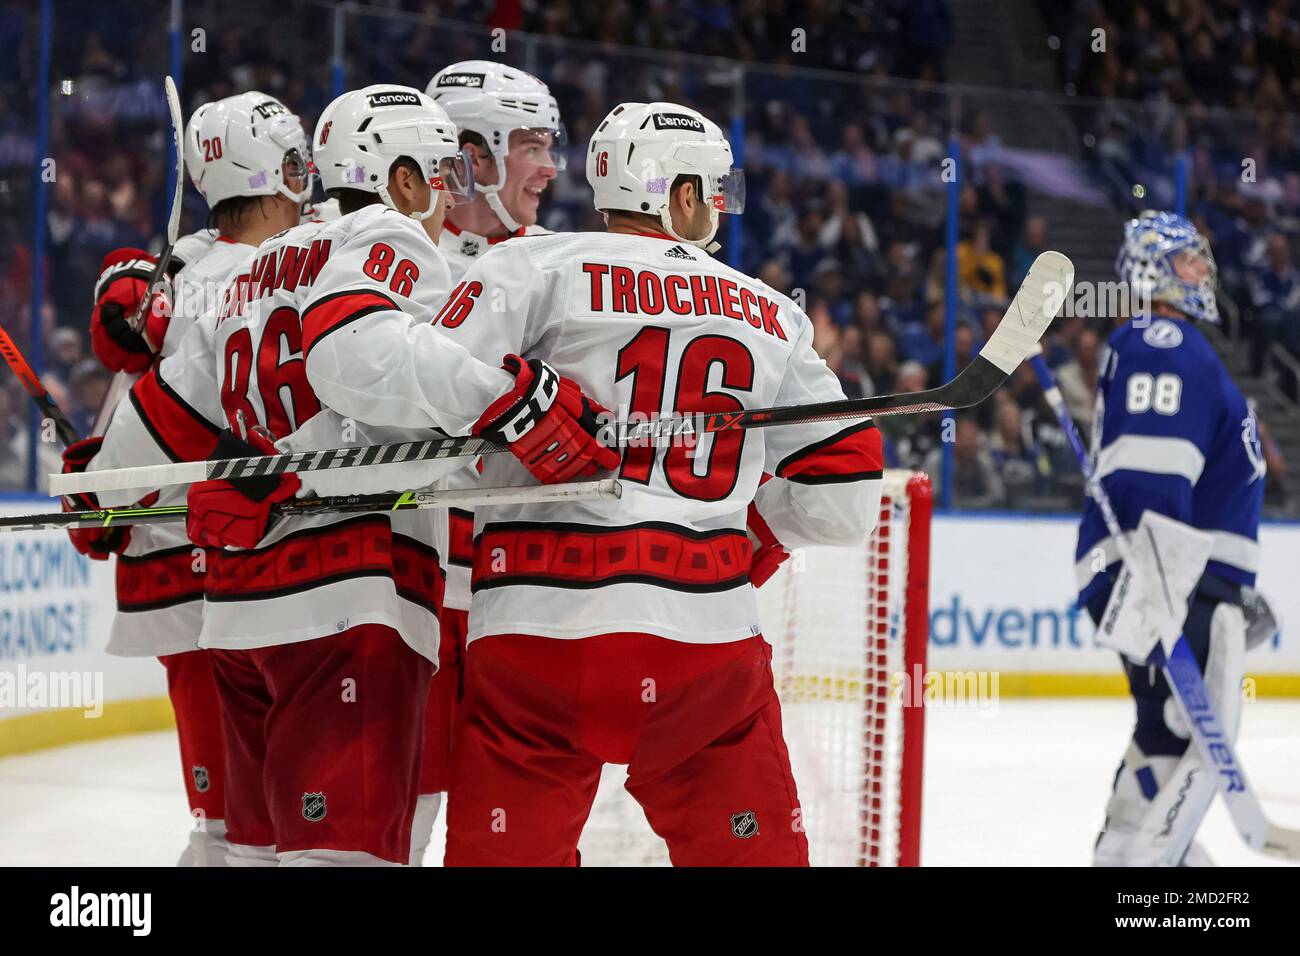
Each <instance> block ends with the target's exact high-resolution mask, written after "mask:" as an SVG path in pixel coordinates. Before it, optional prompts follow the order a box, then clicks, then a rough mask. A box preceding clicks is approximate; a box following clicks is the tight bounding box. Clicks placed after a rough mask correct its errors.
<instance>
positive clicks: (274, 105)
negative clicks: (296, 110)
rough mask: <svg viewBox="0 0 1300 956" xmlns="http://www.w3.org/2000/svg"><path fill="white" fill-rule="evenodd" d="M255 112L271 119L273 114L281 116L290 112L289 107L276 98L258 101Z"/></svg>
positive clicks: (263, 117)
mask: <svg viewBox="0 0 1300 956" xmlns="http://www.w3.org/2000/svg"><path fill="white" fill-rule="evenodd" d="M253 112H254V113H256V114H257V115H258V116H260V117H262V119H270V118H271V117H272V116H279V115H280V114H281V113H287V112H289V108H288V107H287V106H285V105H284V104H283V103H278V102H276V101H275V100H267V101H266V102H265V103H258V104H257V105H256V106H254V107H253Z"/></svg>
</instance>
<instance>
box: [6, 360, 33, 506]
mask: <svg viewBox="0 0 1300 956" xmlns="http://www.w3.org/2000/svg"><path fill="white" fill-rule="evenodd" d="M20 403H21V399H20V398H18V396H17V395H15V389H14V388H12V387H10V386H8V385H3V386H0V489H5V490H10V491H12V490H15V489H18V488H23V487H25V486H26V485H27V449H28V447H29V446H30V443H31V432H30V430H29V428H28V425H27V417H26V416H25V415H24V414H23V412H24V411H25V408H24V407H23V405H22V404H20Z"/></svg>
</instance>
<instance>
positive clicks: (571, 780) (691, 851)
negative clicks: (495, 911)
mask: <svg viewBox="0 0 1300 956" xmlns="http://www.w3.org/2000/svg"><path fill="white" fill-rule="evenodd" d="M770 660H771V648H770V647H769V646H768V644H767V642H766V641H764V640H763V639H762V638H761V637H754V638H751V639H748V640H743V641H737V642H734V643H730V644H684V643H681V642H678V641H671V640H666V639H664V638H660V637H653V636H650V635H647V634H607V635H603V636H600V637H592V638H584V639H581V640H555V639H551V638H545V637H534V636H527V635H517V634H512V635H497V636H493V637H486V638H482V639H479V640H476V641H475V642H474V643H473V644H471V645H470V646H469V650H468V653H467V655H466V663H465V696H464V699H463V700H462V701H461V704H460V711H459V713H458V715H457V728H456V733H455V737H454V749H453V759H452V783H451V790H450V791H449V793H448V798H447V799H448V807H447V855H446V863H447V865H449V866H571V865H574V864H576V863H577V861H578V854H577V845H578V838H579V836H580V835H581V833H582V828H583V825H584V824H585V823H586V820H587V816H588V814H589V813H590V811H591V804H592V800H593V799H594V797H595V794H596V787H597V784H598V782H599V780H600V772H601V768H602V766H603V765H604V764H605V763H619V764H627V765H628V780H627V784H626V787H627V790H628V792H629V793H630V794H631V795H632V797H633V798H635V799H636V801H637V802H638V803H639V804H640V805H641V807H642V809H644V811H645V814H646V819H647V820H648V821H649V823H650V826H651V827H652V828H653V829H654V831H655V832H656V833H658V834H659V836H661V837H662V838H663V839H664V840H665V841H666V842H667V844H668V850H669V855H670V858H671V859H672V862H673V863H674V864H675V865H677V866H743V865H752V866H807V865H808V841H807V839H806V837H805V835H804V833H803V829H802V826H801V825H800V816H801V815H800V814H799V813H798V812H797V811H798V798H797V796H796V794H795V785H794V778H793V776H792V775H791V772H790V755H789V753H788V752H787V750H786V746H785V741H784V740H783V739H782V736H781V708H780V704H779V702H778V700H777V697H776V692H775V690H774V688H773V684H772V671H771V665H770Z"/></svg>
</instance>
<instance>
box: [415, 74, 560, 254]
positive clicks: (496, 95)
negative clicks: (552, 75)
mask: <svg viewBox="0 0 1300 956" xmlns="http://www.w3.org/2000/svg"><path fill="white" fill-rule="evenodd" d="M425 92H427V93H428V94H429V95H430V96H431V97H433V98H434V99H435V100H436V101H437V102H438V105H439V106H441V107H443V108H444V109H445V110H446V111H447V115H448V116H450V117H451V119H452V121H453V122H454V123H455V124H456V125H457V126H458V127H460V129H461V130H462V131H468V132H471V133H477V134H478V135H479V136H481V137H483V142H484V143H485V144H486V146H487V149H488V150H489V152H491V154H492V161H493V163H494V164H495V165H496V168H497V181H496V182H495V183H491V184H489V185H483V184H478V185H477V186H476V188H477V189H478V190H479V192H482V193H483V194H484V195H485V196H486V198H487V203H488V206H489V207H491V209H492V211H493V212H494V213H496V214H497V218H498V219H500V220H501V224H502V225H503V226H505V227H506V228H507V229H509V230H510V231H511V232H514V231H516V230H518V229H519V228H520V225H521V224H520V223H519V222H517V221H516V220H515V218H514V217H513V216H511V215H510V213H509V212H508V211H507V210H506V207H505V204H504V203H503V202H502V201H501V196H500V192H501V187H502V186H504V185H505V182H506V153H507V152H509V150H510V134H511V133H513V132H515V131H516V130H525V131H528V132H533V133H536V134H538V137H539V141H540V142H541V143H542V144H543V146H542V149H544V150H545V153H544V156H543V162H545V163H547V164H549V165H551V166H554V167H555V168H556V169H557V170H559V169H563V168H564V166H565V153H564V150H565V146H566V144H567V136H566V134H565V131H564V124H563V123H562V122H561V121H560V107H559V105H558V104H557V103H556V102H555V97H554V96H552V95H551V91H550V89H548V88H547V86H546V84H545V83H543V82H542V81H541V80H539V79H538V78H537V77H535V76H533V75H532V74H531V73H525V72H524V71H523V70H517V69H515V68H514V67H513V66H506V65H505V64H504V63H493V62H491V61H490V60H464V61H462V62H460V63H453V64H452V65H451V66H449V67H446V68H445V69H443V70H441V71H439V72H438V73H437V74H436V75H435V76H434V78H433V79H432V80H430V81H429V85H428V87H427V88H426V90H425Z"/></svg>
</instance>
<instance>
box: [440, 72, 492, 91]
mask: <svg viewBox="0 0 1300 956" xmlns="http://www.w3.org/2000/svg"><path fill="white" fill-rule="evenodd" d="M444 86H458V87H461V88H462V89H481V88H482V87H483V74H482V73H448V74H447V75H446V76H440V77H438V89H442V88H443V87H444Z"/></svg>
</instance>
